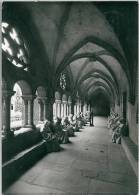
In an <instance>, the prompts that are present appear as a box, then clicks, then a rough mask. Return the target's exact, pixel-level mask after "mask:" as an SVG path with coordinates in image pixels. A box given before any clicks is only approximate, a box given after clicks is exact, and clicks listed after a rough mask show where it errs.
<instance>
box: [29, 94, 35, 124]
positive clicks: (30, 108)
mask: <svg viewBox="0 0 139 195" xmlns="http://www.w3.org/2000/svg"><path fill="white" fill-rule="evenodd" d="M34 98H35V97H34V96H30V97H29V98H28V125H29V126H30V127H33V126H34V124H33V104H34Z"/></svg>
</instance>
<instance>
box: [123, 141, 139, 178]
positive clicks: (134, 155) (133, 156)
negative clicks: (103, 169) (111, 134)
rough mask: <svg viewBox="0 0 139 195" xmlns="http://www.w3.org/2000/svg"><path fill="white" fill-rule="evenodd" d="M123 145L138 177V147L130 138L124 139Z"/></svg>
mask: <svg viewBox="0 0 139 195" xmlns="http://www.w3.org/2000/svg"><path fill="white" fill-rule="evenodd" d="M121 144H122V147H123V149H124V151H125V153H126V156H127V158H128V160H129V162H130V164H131V166H132V168H133V170H134V172H135V174H136V176H137V177H138V147H137V146H136V145H135V144H134V143H133V141H132V140H131V139H130V138H129V137H122V142H121Z"/></svg>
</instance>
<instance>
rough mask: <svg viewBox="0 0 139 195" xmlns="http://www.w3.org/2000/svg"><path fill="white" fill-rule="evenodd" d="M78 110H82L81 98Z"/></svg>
mask: <svg viewBox="0 0 139 195" xmlns="http://www.w3.org/2000/svg"><path fill="white" fill-rule="evenodd" d="M79 112H82V103H81V100H79Z"/></svg>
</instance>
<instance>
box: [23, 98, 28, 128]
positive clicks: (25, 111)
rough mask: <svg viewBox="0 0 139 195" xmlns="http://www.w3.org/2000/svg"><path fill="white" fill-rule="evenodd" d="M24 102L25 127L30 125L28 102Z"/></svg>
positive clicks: (25, 100)
mask: <svg viewBox="0 0 139 195" xmlns="http://www.w3.org/2000/svg"><path fill="white" fill-rule="evenodd" d="M23 101H24V124H23V125H24V126H26V125H28V100H27V99H25V98H23Z"/></svg>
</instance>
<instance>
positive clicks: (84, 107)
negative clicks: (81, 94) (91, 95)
mask: <svg viewBox="0 0 139 195" xmlns="http://www.w3.org/2000/svg"><path fill="white" fill-rule="evenodd" d="M86 111H87V104H86V103H84V106H83V113H84V114H85V113H86Z"/></svg>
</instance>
